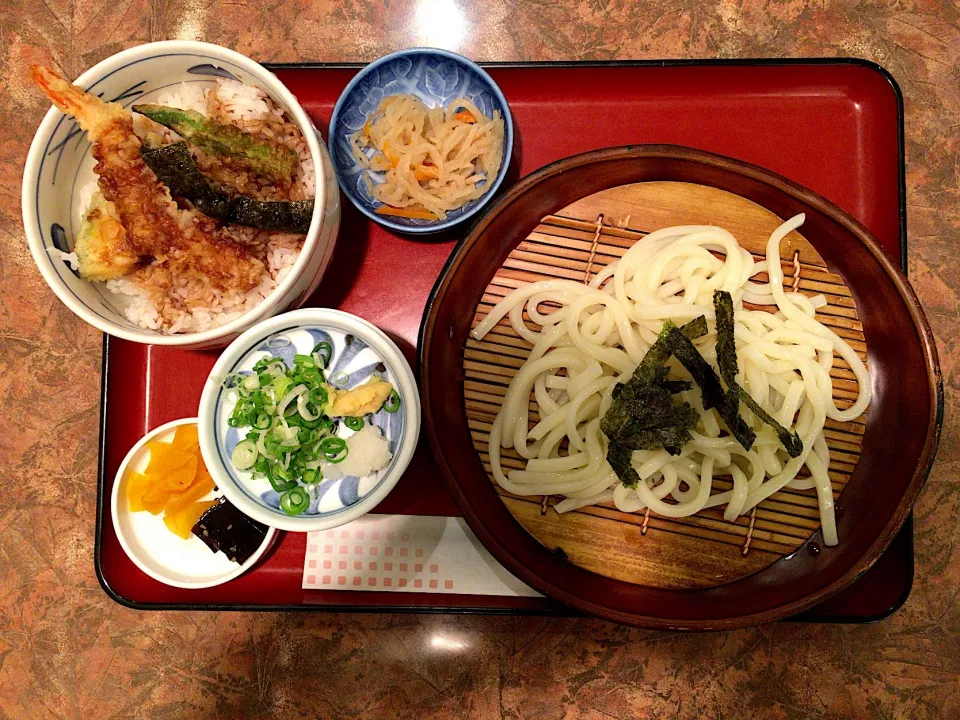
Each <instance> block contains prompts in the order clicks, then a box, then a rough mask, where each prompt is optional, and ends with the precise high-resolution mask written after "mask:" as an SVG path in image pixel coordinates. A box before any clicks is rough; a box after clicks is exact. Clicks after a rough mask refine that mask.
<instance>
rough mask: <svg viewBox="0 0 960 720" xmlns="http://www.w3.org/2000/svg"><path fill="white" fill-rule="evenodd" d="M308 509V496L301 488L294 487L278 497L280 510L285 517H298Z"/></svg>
mask: <svg viewBox="0 0 960 720" xmlns="http://www.w3.org/2000/svg"><path fill="white" fill-rule="evenodd" d="M308 507H310V496H309V495H307V493H306V491H304V489H303V488H300V487H295V488H293V489H291V490H288V491H287V492H285V493H283V494H282V495H281V496H280V509H281V510H283V511H284V512H285V513H286V514H287V515H299V514H301V513H302V512H303V511H304V510H306V509H307V508H308Z"/></svg>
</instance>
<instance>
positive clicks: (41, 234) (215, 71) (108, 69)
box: [22, 40, 340, 349]
mask: <svg viewBox="0 0 960 720" xmlns="http://www.w3.org/2000/svg"><path fill="white" fill-rule="evenodd" d="M221 77H226V78H231V79H236V80H239V81H240V82H243V83H245V84H248V85H254V86H257V87H259V88H261V89H263V90H264V91H266V92H267V94H268V95H270V97H271V98H272V99H273V100H274V101H275V102H276V103H277V104H278V105H280V107H282V108H283V109H284V111H285V112H286V113H287V116H288V117H289V118H290V119H291V120H292V121H293V122H294V123H295V124H296V125H297V126H298V127H299V128H300V131H301V133H303V136H304V139H305V140H306V142H307V145H308V146H309V148H310V154H311V156H312V157H313V164H314V168H315V169H316V176H317V186H316V193H315V196H316V202H315V205H314V214H313V219H312V222H311V224H310V230H309V232H308V233H307V237H306V240H305V241H304V244H303V250H302V251H301V253H300V256H299V257H298V258H297V261H296V263H295V265H294V266H293V268H292V270H291V271H290V273H289V274H288V275H287V276H286V277H285V278H284V279H283V280H282V281H281V283H280V285H279V286H278V287H277V288H276V289H275V290H274V291H273V292H272V293H271V294H270V295H269V296H267V297H266V298H265V299H264V300H263V301H262V302H261V303H260V304H259V305H257V306H256V307H255V308H254V309H252V310H250V311H249V312H247V313H245V314H244V315H242V316H240V317H239V318H236V319H234V320H233V321H231V322H228V323H226V324H224V325H222V326H220V327H218V328H214V329H211V330H207V331H204V332H196V333H183V334H175V335H169V334H163V333H160V332H158V331H153V330H147V329H144V328H141V327H138V326H136V325H134V324H133V323H132V322H130V321H129V320H127V318H126V317H125V316H124V315H123V312H122V308H121V307H120V304H119V303H121V302H122V298H118V296H116V295H114V294H112V293H110V292H109V291H108V290H107V289H106V288H105V286H104V285H103V283H92V282H89V281H87V280H84V279H82V278H80V277H79V276H78V275H77V273H75V272H74V271H73V270H71V269H70V266H69V265H67V264H66V263H65V262H64V261H63V260H62V259H61V257H60V253H59V252H52V251H53V250H54V249H55V250H59V251H63V252H70V251H72V249H73V245H74V238H75V237H76V233H77V231H78V230H79V228H80V222H81V220H82V218H83V213H84V212H85V210H86V208H85V207H83V206H82V205H83V204H85V202H86V201H87V199H88V198H85V197H83V192H82V189H83V188H84V187H85V186H87V185H89V184H90V182H91V180H93V179H94V178H95V176H94V174H93V166H94V160H93V157H92V155H91V153H90V148H91V144H90V142H89V141H88V140H87V137H86V133H84V132H82V131H81V130H80V129H79V127H78V126H77V124H76V122H75V121H74V120H72V119H71V118H68V117H66V116H65V115H64V114H63V113H62V112H60V111H59V110H57V109H56V108H51V109H50V111H49V112H48V113H47V115H46V117H45V118H44V119H43V122H42V123H41V124H40V128H39V130H37V134H36V137H34V139H33V144H32V145H31V146H30V153H29V155H28V156H27V164H26V167H25V169H24V176H23V197H22V203H23V225H24V229H25V230H26V235H27V241H28V243H29V245H30V251H31V253H32V254H33V258H34V260H35V261H36V263H37V267H38V268H39V269H40V272H41V273H42V274H43V278H44V280H46V282H47V284H48V285H49V286H50V287H51V289H52V290H53V291H54V292H55V293H56V294H57V296H58V297H59V298H60V300H62V301H63V303H64V304H65V305H66V306H67V307H69V308H70V309H71V310H72V311H73V312H74V313H75V314H77V315H78V316H79V317H80V318H82V319H83V320H85V321H86V322H88V323H90V324H91V325H93V326H94V327H96V328H98V329H100V330H102V331H103V332H105V333H109V334H110V335H114V336H116V337H121V338H123V339H125V340H132V341H134V342H141V343H149V344H154V345H175V346H179V347H189V348H194V349H199V348H209V347H221V346H223V345H226V344H227V343H228V342H230V340H232V339H233V338H235V337H236V336H237V335H239V334H240V333H241V332H243V331H244V330H246V329H247V328H248V327H250V326H251V325H253V324H254V323H255V322H257V321H258V320H262V319H263V318H266V317H270V316H271V315H274V314H276V313H278V312H283V311H284V310H286V309H288V308H291V307H297V306H298V305H300V304H302V303H303V302H304V300H306V298H307V297H308V296H309V295H310V293H311V292H313V290H314V289H315V288H316V286H317V285H318V284H319V282H320V279H321V277H322V275H323V273H324V270H326V267H327V265H328V264H329V262H330V258H331V257H332V255H333V248H334V244H335V240H336V236H337V230H338V228H339V226H340V193H339V192H338V191H337V184H336V179H335V175H334V172H333V166H332V163H331V162H330V158H329V156H328V155H327V150H326V147H325V146H324V144H323V142H322V140H321V139H320V136H319V133H317V131H316V128H315V127H314V126H313V123H312V122H311V120H310V118H309V117H308V116H307V114H306V112H305V111H304V110H303V108H302V107H300V103H298V102H297V99H296V98H295V97H294V96H293V94H292V93H291V92H290V91H289V90H287V88H286V87H285V86H284V85H283V83H281V82H280V81H279V80H278V79H277V77H276V75H274V74H273V73H272V72H270V71H268V70H266V69H265V68H264V67H262V66H261V65H258V64H257V63H255V62H254V61H253V60H250V59H249V58H247V57H244V56H243V55H240V54H239V53H236V52H234V51H232V50H228V49H227V48H223V47H220V46H218V45H210V44H208V43H201V42H191V41H180V40H175V41H168V42H156V43H149V44H147V45H140V46H138V47H134V48H131V49H129V50H124V51H123V52H120V53H117V54H116V55H113V56H112V57H109V58H107V59H106V60H104V61H103V62H101V63H98V64H97V65H95V66H94V67H92V68H90V70H88V71H87V72H85V73H84V74H83V75H81V76H80V77H79V78H77V79H76V80H75V81H74V83H75V84H77V85H79V86H80V87H82V88H85V89H87V90H88V91H90V92H92V93H96V94H98V95H100V96H101V97H103V98H106V99H107V100H111V101H115V102H119V103H121V104H122V105H124V106H125V107H129V106H130V105H132V104H133V103H135V102H136V103H142V102H155V101H156V99H157V97H158V96H159V95H160V94H162V93H163V92H165V91H169V90H170V89H171V88H173V87H176V86H178V85H179V84H180V83H182V82H187V83H197V84H200V85H204V86H206V85H213V84H214V83H215V82H216V81H217V78H221ZM37 93H40V90H39V89H38V90H37Z"/></svg>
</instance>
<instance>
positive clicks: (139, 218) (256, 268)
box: [30, 65, 264, 292]
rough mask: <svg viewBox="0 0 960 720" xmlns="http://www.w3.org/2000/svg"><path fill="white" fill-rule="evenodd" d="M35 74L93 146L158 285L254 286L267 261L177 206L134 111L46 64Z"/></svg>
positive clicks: (103, 186) (108, 190)
mask: <svg viewBox="0 0 960 720" xmlns="http://www.w3.org/2000/svg"><path fill="white" fill-rule="evenodd" d="M30 75H31V77H32V78H33V81H34V82H35V83H36V84H37V85H38V86H39V87H40V89H41V90H43V92H44V93H46V95H47V96H48V97H49V98H50V99H51V100H52V101H53V104H54V105H56V106H57V107H58V108H59V109H60V110H62V111H63V112H64V113H66V114H67V115H70V116H71V117H73V118H75V119H76V121H77V122H78V123H79V125H80V127H81V128H82V129H84V130H86V132H87V137H88V138H89V139H90V140H91V141H92V142H93V157H94V158H95V159H96V160H97V165H96V167H94V172H95V173H96V174H97V176H98V177H99V185H100V190H101V192H102V193H103V196H104V197H105V198H106V199H107V200H108V201H110V202H112V203H113V204H114V206H115V207H116V210H117V214H118V215H119V217H120V222H121V223H122V225H123V227H124V228H125V230H126V233H127V240H128V243H129V245H130V247H131V248H132V249H133V251H134V252H135V253H136V254H137V255H139V256H140V258H141V260H142V262H143V263H144V264H146V263H150V262H151V261H153V265H152V266H151V267H153V268H156V269H157V270H160V271H161V272H158V273H156V275H155V276H154V278H153V279H154V284H155V285H156V284H161V285H162V284H164V283H172V282H173V280H174V279H175V278H178V277H182V276H186V277H189V278H194V277H196V278H199V279H202V280H203V281H204V282H205V283H206V284H209V286H210V287H211V288H213V289H216V290H220V291H236V292H246V291H248V290H251V289H252V288H254V287H256V285H257V284H258V283H259V282H260V280H261V279H262V276H263V272H264V268H263V263H261V262H260V261H259V260H257V259H256V258H254V257H253V256H252V255H251V254H250V252H249V251H248V250H247V249H246V248H245V247H244V246H243V245H241V244H240V243H238V242H236V241H235V240H233V239H232V238H230V237H229V236H228V235H226V234H225V233H224V232H222V231H220V230H218V229H216V224H215V223H214V222H213V221H211V220H210V219H209V218H207V217H206V216H204V215H201V214H200V213H197V212H196V211H193V210H181V209H179V208H178V207H177V204H176V203H175V202H174V201H173V199H172V198H171V197H170V192H169V190H168V189H167V187H166V186H165V185H164V184H163V183H161V182H160V181H159V180H158V179H157V177H156V176H155V175H154V174H153V172H152V171H151V170H150V169H149V168H148V167H147V165H146V164H145V163H144V162H143V159H142V158H141V157H140V139H139V138H138V137H137V136H136V134H135V133H134V131H133V118H132V116H131V115H130V113H129V112H127V111H126V110H125V109H124V108H123V107H122V106H121V105H119V104H117V103H108V102H104V101H103V100H101V99H100V98H98V97H95V96H94V95H90V94H89V93H86V92H84V91H83V90H82V89H80V88H79V87H77V86H75V85H71V84H70V83H68V82H67V81H66V80H64V79H63V78H62V77H60V76H59V75H57V73H55V72H54V71H52V70H49V69H48V68H45V67H43V66H41V65H34V66H32V67H31V68H30ZM164 279H165V280H164Z"/></svg>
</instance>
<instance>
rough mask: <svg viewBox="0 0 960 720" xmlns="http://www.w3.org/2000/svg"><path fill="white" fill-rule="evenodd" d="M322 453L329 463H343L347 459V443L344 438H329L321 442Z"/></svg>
mask: <svg viewBox="0 0 960 720" xmlns="http://www.w3.org/2000/svg"><path fill="white" fill-rule="evenodd" d="M320 452H321V453H323V456H324V457H325V458H326V459H327V462H331V463H339V462H343V461H344V460H345V459H346V457H347V442H346V440H344V439H343V438H338V437H328V438H324V439H323V440H321V441H320Z"/></svg>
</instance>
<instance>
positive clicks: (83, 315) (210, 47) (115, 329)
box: [20, 40, 336, 347]
mask: <svg viewBox="0 0 960 720" xmlns="http://www.w3.org/2000/svg"><path fill="white" fill-rule="evenodd" d="M162 55H197V56H198V57H206V58H209V59H211V60H214V61H216V60H222V61H225V62H230V63H233V64H235V65H237V66H239V67H241V68H242V69H243V70H244V71H246V72H248V73H249V74H250V75H252V76H253V77H255V78H256V79H257V81H258V82H259V83H262V85H263V89H264V90H266V92H267V93H268V94H269V95H271V96H272V97H274V98H275V99H278V100H280V101H281V102H282V103H283V104H284V105H286V107H287V108H289V110H290V115H291V119H292V120H293V122H294V123H295V124H296V125H297V127H298V129H299V130H300V132H301V134H302V135H303V136H304V140H305V141H306V143H307V147H308V148H309V149H310V157H311V158H312V160H313V166H314V178H315V179H314V204H313V216H312V218H311V219H310V227H309V228H308V230H307V234H306V238H305V239H304V242H303V247H302V248H301V250H300V253H299V254H298V256H297V259H296V261H295V262H294V264H293V266H292V267H291V269H290V271H289V272H288V273H287V275H286V277H284V278H283V280H281V281H280V283H279V284H278V285H277V286H276V287H275V288H274V289H273V290H272V291H271V292H270V294H269V295H267V297H265V298H264V299H263V300H262V301H260V302H259V303H258V304H257V306H256V307H254V308H252V309H251V310H248V311H247V312H245V313H243V314H242V315H240V316H239V317H237V318H234V319H233V320H231V321H229V322H227V323H224V324H223V325H219V326H217V327H215V328H210V329H208V330H202V331H200V332H194V333H177V334H173V335H167V334H163V333H160V332H157V331H155V330H147V329H136V330H132V329H129V328H125V327H122V326H120V325H118V324H115V323H113V322H112V321H110V320H108V319H106V318H103V317H101V316H100V315H99V314H97V313H94V312H92V311H91V310H89V309H88V308H87V307H86V305H85V304H83V303H82V302H80V301H79V300H78V299H77V298H76V296H75V295H74V293H73V292H72V291H71V290H70V288H69V287H68V286H67V285H66V283H65V282H64V281H63V280H62V279H61V278H60V277H59V276H58V275H57V273H56V271H55V270H54V268H53V264H52V263H53V260H52V259H51V258H50V254H49V253H48V252H47V251H46V246H45V245H44V242H43V236H42V233H41V232H40V231H39V230H38V226H39V217H38V212H37V197H38V196H39V189H38V185H39V177H40V170H41V168H42V166H43V161H44V151H45V149H46V146H47V144H48V143H49V141H50V138H51V136H52V135H53V133H54V132H55V131H56V129H57V128H58V127H59V124H60V122H61V121H62V120H64V119H65V118H66V115H65V114H64V113H63V112H61V111H60V110H59V109H57V108H56V107H54V106H51V107H50V109H49V110H47V112H46V114H45V115H44V117H43V120H42V121H41V123H40V125H39V127H38V128H37V131H36V133H35V134H34V137H33V141H32V142H31V143H30V149H29V151H28V153H27V159H26V164H25V166H24V172H23V182H22V186H21V200H20V202H21V213H22V218H23V227H24V231H25V234H26V236H27V244H28V246H29V248H30V253H31V255H32V256H33V259H34V263H35V264H36V266H37V268H38V269H39V271H40V274H41V275H42V276H43V279H44V281H45V282H46V283H47V286H48V287H49V288H50V289H51V290H53V292H54V294H56V296H57V297H58V298H59V299H60V301H61V302H62V303H63V304H64V305H66V306H67V307H68V308H69V309H70V310H71V311H72V312H73V313H74V314H75V315H77V316H78V317H79V318H80V319H82V320H83V321H84V322H86V323H88V324H90V325H92V326H94V327H96V328H97V329H98V330H100V331H101V332H104V333H107V334H108V335H113V336H114V337H119V338H121V339H123V340H129V341H131V342H139V343H145V344H148V345H165V346H173V347H179V346H188V347H191V346H198V345H209V344H211V343H215V342H216V341H218V340H222V339H224V338H227V337H229V336H231V335H234V334H236V333H238V332H240V331H241V330H242V329H245V328H246V327H248V326H249V325H250V324H251V323H256V322H257V321H258V320H260V319H262V318H263V317H264V316H266V315H267V314H269V312H270V311H271V309H272V307H274V306H275V304H276V302H277V298H282V297H283V296H285V295H287V294H289V293H290V291H291V289H292V288H293V286H294V284H295V283H296V281H297V280H298V279H299V278H300V276H301V275H302V274H303V271H304V269H305V268H306V266H307V263H308V261H309V260H310V256H311V255H312V254H313V253H314V252H315V251H316V249H317V247H316V246H317V243H318V241H319V238H320V230H321V227H322V225H323V216H324V213H325V208H326V203H327V190H326V183H325V182H324V170H325V167H326V166H325V163H326V162H328V161H327V159H326V158H325V154H324V152H323V151H322V150H321V147H322V146H321V143H320V141H319V140H318V134H319V133H318V131H317V129H316V127H315V126H314V124H313V122H312V120H311V119H310V117H309V116H308V115H307V113H306V111H305V110H304V109H303V107H302V106H301V105H300V102H299V101H298V100H297V98H296V97H295V96H294V95H293V93H292V92H290V90H288V89H287V87H286V86H285V85H284V84H283V83H282V82H281V81H280V79H279V78H278V77H277V76H276V75H275V74H274V73H273V72H271V71H270V70H268V69H267V68H265V67H263V66H262V65H260V64H259V63H257V62H256V61H254V60H251V59H250V58H248V57H246V56H245V55H241V54H240V53H238V52H236V51H235V50H231V49H229V48H226V47H222V46H220V45H215V44H213V43H206V42H199V41H195V40H162V41H159V42H151V43H145V44H143V45H137V46H135V47H132V48H128V49H126V50H122V51H120V52H118V53H116V54H114V55H111V56H110V57H108V58H105V59H104V60H101V61H100V62H98V63H97V64H96V65H94V66H93V67H91V68H89V69H88V70H86V71H85V72H84V73H83V74H82V75H80V76H79V77H77V78H76V79H75V80H73V81H72V82H73V84H76V85H80V86H82V87H84V88H86V89H89V88H90V87H93V86H95V85H96V84H97V83H99V82H101V81H102V80H104V79H106V78H107V77H109V76H110V75H112V74H113V73H114V72H116V71H118V70H120V69H122V68H123V67H125V66H127V65H130V64H133V63H136V62H142V61H145V60H149V59H152V58H154V57H159V56H162ZM331 165H332V163H331ZM335 244H336V243H335V241H334V242H330V243H328V245H329V247H327V248H326V249H325V251H324V252H325V254H326V255H327V256H328V257H329V256H330V255H331V254H332V252H333V246H334V245H335Z"/></svg>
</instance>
